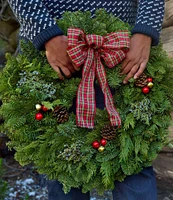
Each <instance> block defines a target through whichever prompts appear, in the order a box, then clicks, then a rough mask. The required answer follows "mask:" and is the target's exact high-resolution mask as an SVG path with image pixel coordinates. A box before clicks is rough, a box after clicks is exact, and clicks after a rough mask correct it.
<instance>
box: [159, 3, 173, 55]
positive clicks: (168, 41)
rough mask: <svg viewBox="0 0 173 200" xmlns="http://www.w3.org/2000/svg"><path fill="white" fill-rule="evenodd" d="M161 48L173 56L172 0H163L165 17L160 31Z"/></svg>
mask: <svg viewBox="0 0 173 200" xmlns="http://www.w3.org/2000/svg"><path fill="white" fill-rule="evenodd" d="M161 41H162V43H163V48H164V49H165V50H166V51H167V53H168V55H169V56H170V57H171V58H173V0H166V1H165V17H164V21H163V29H162V32H161Z"/></svg>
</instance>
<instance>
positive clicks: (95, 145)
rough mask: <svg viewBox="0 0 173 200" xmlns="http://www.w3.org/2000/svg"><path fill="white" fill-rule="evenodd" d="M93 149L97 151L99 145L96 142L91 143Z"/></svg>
mask: <svg viewBox="0 0 173 200" xmlns="http://www.w3.org/2000/svg"><path fill="white" fill-rule="evenodd" d="M92 146H93V148H94V149H98V148H99V147H100V143H99V142H98V141H97V140H96V141H94V142H93V143H92Z"/></svg>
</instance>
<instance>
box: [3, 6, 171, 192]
mask: <svg viewBox="0 0 173 200" xmlns="http://www.w3.org/2000/svg"><path fill="white" fill-rule="evenodd" d="M57 23H58V25H59V27H60V28H61V29H62V30H63V31H64V33H67V29H68V28H69V27H71V26H73V27H77V28H81V29H82V30H84V31H85V32H86V33H87V34H91V33H92V34H98V35H106V34H108V33H111V32H116V31H119V30H128V31H129V32H130V29H131V27H130V26H129V25H128V24H126V23H124V22H122V21H121V20H119V19H118V18H116V17H114V16H113V15H112V14H107V13H106V12H105V11H104V10H102V9H101V10H97V11H96V14H95V17H94V18H91V13H90V12H84V13H83V12H80V11H78V12H74V13H71V12H66V13H65V14H64V16H63V18H62V19H61V20H59V21H58V22H57ZM21 49H22V54H20V55H18V56H17V57H13V56H11V55H7V60H8V61H7V64H6V67H5V68H4V70H3V71H2V72H1V73H0V80H1V83H0V99H2V101H3V104H2V105H1V108H0V115H1V116H2V117H3V119H4V120H5V122H4V124H3V126H2V125H1V129H2V130H3V131H6V133H7V135H8V137H9V138H10V139H11V141H10V142H9V143H8V145H9V147H10V148H14V149H15V150H16V154H15V158H16V160H17V161H19V163H20V164H22V165H27V164H29V163H34V165H35V166H36V168H37V170H38V171H39V172H40V173H43V174H46V175H47V177H48V178H49V179H57V180H58V181H60V182H61V183H62V184H63V189H64V191H65V192H66V193H67V192H69V191H70V189H71V187H75V188H78V187H82V191H83V192H87V191H90V190H92V189H93V188H96V189H97V190H98V192H99V193H100V194H101V193H103V192H104V191H105V190H107V189H113V188H114V181H115V180H118V181H123V180H124V178H125V177H126V176H128V175H132V174H136V173H139V172H140V171H141V170H142V169H143V167H147V166H151V165H152V161H153V160H154V159H155V158H156V157H157V154H158V152H159V151H160V150H161V149H162V148H163V147H164V146H165V145H167V144H168V143H169V142H170V141H169V140H168V138H167V136H168V126H169V125H170V122H171V116H170V111H171V104H172V100H173V81H172V77H173V69H172V68H171V65H172V61H171V60H170V59H169V58H168V57H167V55H166V53H165V52H164V51H163V49H162V46H161V45H159V46H157V47H152V49H151V54H150V59H149V62H148V64H147V68H146V69H145V74H143V75H142V76H141V77H139V78H138V79H137V80H136V81H135V80H134V79H131V80H130V82H129V83H128V84H126V85H124V84H122V80H123V78H124V77H122V76H121V75H120V68H121V64H118V65H117V66H116V67H115V68H112V69H110V68H108V67H107V66H106V65H105V69H106V74H107V79H108V82H109V85H110V86H111V87H112V88H114V89H115V91H116V92H115V95H114V103H115V105H116V107H117V110H118V112H119V114H120V116H121V120H122V125H121V127H120V128H116V127H112V126H110V122H109V119H108V114H107V112H106V110H100V109H97V112H96V116H95V126H94V129H92V130H91V129H90V130H88V129H87V128H79V127H77V126H76V122H75V114H74V113H73V112H69V109H70V108H71V106H72V104H73V99H74V98H75V96H76V91H77V89H78V85H79V83H80V81H81V78H75V77H72V78H70V79H65V80H64V81H61V80H59V79H58V78H57V74H56V73H55V72H54V71H53V69H52V68H51V67H50V66H49V64H48V63H47V60H46V57H45V53H44V52H38V51H36V50H35V48H34V47H33V46H32V44H30V43H26V42H24V41H22V42H21Z"/></svg>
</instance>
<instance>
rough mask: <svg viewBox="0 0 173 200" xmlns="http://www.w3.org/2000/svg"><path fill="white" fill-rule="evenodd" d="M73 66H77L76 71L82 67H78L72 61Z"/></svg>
mask: <svg viewBox="0 0 173 200" xmlns="http://www.w3.org/2000/svg"><path fill="white" fill-rule="evenodd" d="M72 65H73V67H74V68H75V70H76V71H79V70H80V67H77V66H76V65H75V64H74V63H73V62H72Z"/></svg>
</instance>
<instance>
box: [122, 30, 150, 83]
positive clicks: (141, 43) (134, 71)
mask: <svg viewBox="0 0 173 200" xmlns="http://www.w3.org/2000/svg"><path fill="white" fill-rule="evenodd" d="M150 48H151V38H150V37H149V36H147V35H144V34H138V33H136V34H134V35H133V36H132V37H131V39H130V50H129V52H128V53H127V54H126V58H125V59H124V61H123V63H122V72H121V73H122V74H127V76H126V77H125V79H124V80H123V83H124V84H126V83H127V82H128V80H129V79H130V78H132V77H133V78H134V79H136V78H138V77H139V76H140V75H141V74H142V73H143V71H144V69H145V68H146V66H147V62H148V60H149V55H150Z"/></svg>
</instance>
